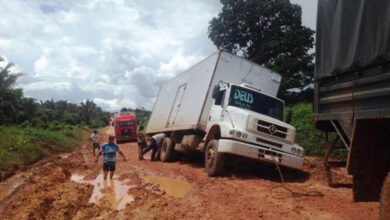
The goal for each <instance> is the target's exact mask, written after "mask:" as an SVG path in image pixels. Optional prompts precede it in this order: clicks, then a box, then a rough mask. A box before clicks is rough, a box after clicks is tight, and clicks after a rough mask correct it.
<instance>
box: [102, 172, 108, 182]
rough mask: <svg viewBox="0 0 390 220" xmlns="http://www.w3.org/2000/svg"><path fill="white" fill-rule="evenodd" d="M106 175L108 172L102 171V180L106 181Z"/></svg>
mask: <svg viewBox="0 0 390 220" xmlns="http://www.w3.org/2000/svg"><path fill="white" fill-rule="evenodd" d="M107 174H108V170H104V171H103V178H104V180H106V179H107Z"/></svg>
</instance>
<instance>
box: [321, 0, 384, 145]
mask: <svg viewBox="0 0 390 220" xmlns="http://www.w3.org/2000/svg"><path fill="white" fill-rule="evenodd" d="M389 61H390V1H382V0H370V1H356V0H319V3H318V15H317V37H316V70H315V99H314V113H315V114H314V119H315V121H317V123H316V126H317V128H319V129H321V130H328V131H331V130H333V129H334V127H335V126H336V127H337V129H338V130H340V132H341V131H342V133H344V134H343V135H345V137H344V139H345V142H346V144H348V142H349V140H350V139H351V138H350V137H351V134H352V129H353V122H354V120H355V119H359V118H360V119H362V118H383V117H390V62H389ZM331 123H333V125H331Z"/></svg>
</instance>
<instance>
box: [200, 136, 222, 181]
mask: <svg viewBox="0 0 390 220" xmlns="http://www.w3.org/2000/svg"><path fill="white" fill-rule="evenodd" d="M204 160H205V167H206V171H207V174H208V175H209V176H219V175H221V174H222V172H223V164H224V155H223V153H219V152H218V140H211V141H210V142H209V143H208V144H207V148H206V151H205V158H204Z"/></svg>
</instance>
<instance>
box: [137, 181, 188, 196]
mask: <svg viewBox="0 0 390 220" xmlns="http://www.w3.org/2000/svg"><path fill="white" fill-rule="evenodd" d="M142 179H143V180H144V181H145V182H148V183H152V184H154V185H158V186H159V187H160V189H162V190H164V191H165V193H166V194H167V195H169V196H172V197H175V198H183V197H184V196H186V195H187V194H188V193H189V192H190V191H191V189H192V185H191V184H189V183H188V182H185V181H181V180H176V179H171V178H168V177H157V176H144V177H143V178H142Z"/></svg>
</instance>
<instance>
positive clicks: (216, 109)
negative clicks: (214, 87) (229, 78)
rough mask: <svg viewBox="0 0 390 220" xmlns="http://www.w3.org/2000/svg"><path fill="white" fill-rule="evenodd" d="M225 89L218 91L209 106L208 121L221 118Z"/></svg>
mask: <svg viewBox="0 0 390 220" xmlns="http://www.w3.org/2000/svg"><path fill="white" fill-rule="evenodd" d="M225 95H226V90H221V91H219V92H218V94H217V97H216V98H215V100H214V104H213V105H212V106H211V110H210V114H209V118H208V122H209V123H213V122H217V121H220V120H221V117H222V115H223V105H224V100H225Z"/></svg>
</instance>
